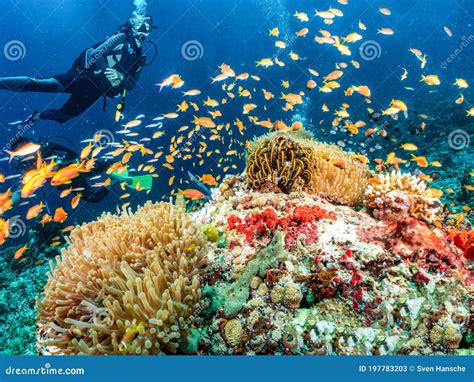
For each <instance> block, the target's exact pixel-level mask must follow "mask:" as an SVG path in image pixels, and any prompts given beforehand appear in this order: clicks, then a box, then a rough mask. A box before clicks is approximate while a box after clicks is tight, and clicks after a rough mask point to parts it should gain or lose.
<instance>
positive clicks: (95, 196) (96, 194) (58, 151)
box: [12, 136, 153, 203]
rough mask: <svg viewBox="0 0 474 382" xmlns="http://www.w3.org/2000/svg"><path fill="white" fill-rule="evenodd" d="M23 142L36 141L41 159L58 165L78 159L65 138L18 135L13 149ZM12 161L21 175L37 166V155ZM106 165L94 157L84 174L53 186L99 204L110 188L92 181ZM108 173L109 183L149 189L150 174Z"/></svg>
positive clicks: (18, 196) (17, 193)
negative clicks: (71, 189) (34, 138)
mask: <svg viewBox="0 0 474 382" xmlns="http://www.w3.org/2000/svg"><path fill="white" fill-rule="evenodd" d="M53 139H63V140H65V141H67V142H68V143H69V144H70V145H71V146H72V147H74V149H71V148H69V147H67V146H64V145H62V144H60V143H57V142H53ZM26 143H37V144H38V145H40V146H41V156H42V158H44V159H45V160H54V161H55V162H56V163H57V164H58V166H60V167H61V168H63V167H66V166H68V165H70V164H73V163H79V162H80V155H79V154H78V152H77V150H76V148H75V145H74V143H73V142H71V141H70V140H69V139H67V138H64V137H59V136H52V137H44V138H41V139H40V140H39V141H36V142H35V141H34V140H31V139H27V138H23V137H21V138H18V140H17V141H16V142H15V144H14V145H13V146H12V149H13V150H16V149H18V148H20V147H22V146H23V145H25V144H26ZM13 164H14V166H15V168H16V170H17V172H18V173H21V174H24V173H26V172H27V171H29V170H30V169H32V168H34V167H35V166H36V156H35V155H34V156H29V157H26V158H15V159H14V160H13ZM109 167H110V163H107V161H105V160H103V159H97V160H96V162H95V165H94V167H93V168H92V169H91V171H89V172H87V173H80V174H79V176H77V177H76V178H73V179H71V183H70V184H64V185H61V186H56V188H57V189H59V190H60V191H63V190H66V189H68V188H73V189H75V190H77V191H75V192H74V193H76V194H77V193H81V194H82V197H81V200H83V201H86V202H89V203H100V202H101V201H102V200H104V198H105V197H106V196H107V195H109V193H110V190H109V188H108V187H97V186H95V185H94V184H93V180H94V179H97V178H98V177H99V176H101V175H103V174H105V173H106V171H107V169H108V168H109ZM108 176H109V177H110V178H111V179H112V184H114V183H117V182H120V183H123V184H124V185H125V186H126V187H128V188H131V189H136V188H137V184H139V185H140V187H141V188H142V189H144V190H151V188H152V183H153V177H152V176H151V175H141V176H130V175H129V173H128V171H124V172H122V173H120V174H119V173H118V172H113V173H111V174H109V175H108ZM43 196H44V195H43ZM20 199H21V196H20V190H18V191H16V192H15V193H14V194H13V196H12V200H13V202H14V203H16V202H18V201H19V200H20ZM43 199H44V198H43ZM45 202H46V201H45Z"/></svg>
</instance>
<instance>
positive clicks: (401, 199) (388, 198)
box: [365, 171, 441, 222]
mask: <svg viewBox="0 0 474 382" xmlns="http://www.w3.org/2000/svg"><path fill="white" fill-rule="evenodd" d="M371 180H373V182H371V183H370V184H369V185H368V187H367V191H366V194H365V198H366V206H367V207H368V208H369V209H370V210H371V211H372V213H373V215H374V216H375V217H376V218H377V219H381V220H387V221H397V220H399V219H402V218H404V217H407V216H412V217H415V218H417V219H421V220H424V221H426V222H434V221H435V218H436V213H437V212H438V211H439V210H440V207H441V203H440V201H439V198H438V197H437V195H436V194H437V193H439V191H438V190H433V189H430V188H428V186H427V184H426V182H424V181H423V180H421V179H419V178H418V177H416V176H414V175H411V174H403V173H401V172H400V171H393V172H390V173H386V174H378V175H376V176H374V177H373V178H372V179H371Z"/></svg>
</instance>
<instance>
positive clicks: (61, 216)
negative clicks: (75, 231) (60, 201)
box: [53, 207, 67, 223]
mask: <svg viewBox="0 0 474 382" xmlns="http://www.w3.org/2000/svg"><path fill="white" fill-rule="evenodd" d="M66 219H67V212H66V211H64V209H63V208H62V207H60V208H58V209H56V211H55V212H54V218H53V221H54V222H55V223H62V222H64V221H65V220H66Z"/></svg>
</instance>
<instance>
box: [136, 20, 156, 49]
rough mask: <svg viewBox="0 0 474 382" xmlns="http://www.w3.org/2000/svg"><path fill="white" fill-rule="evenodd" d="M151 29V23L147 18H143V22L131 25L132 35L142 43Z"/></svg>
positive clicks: (146, 39)
mask: <svg viewBox="0 0 474 382" xmlns="http://www.w3.org/2000/svg"><path fill="white" fill-rule="evenodd" d="M152 29H153V26H152V25H151V23H150V21H149V19H146V20H144V21H143V22H140V23H136V24H134V25H133V27H132V31H133V36H134V37H135V39H136V40H137V42H138V41H139V42H140V43H142V44H143V43H144V42H146V41H148V38H149V36H150V32H151V30H152Z"/></svg>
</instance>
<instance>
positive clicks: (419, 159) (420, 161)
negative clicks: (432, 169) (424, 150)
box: [411, 154, 428, 167]
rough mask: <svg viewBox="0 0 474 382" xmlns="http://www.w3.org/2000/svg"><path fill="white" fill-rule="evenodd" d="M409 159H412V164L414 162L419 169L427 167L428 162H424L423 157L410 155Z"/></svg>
mask: <svg viewBox="0 0 474 382" xmlns="http://www.w3.org/2000/svg"><path fill="white" fill-rule="evenodd" d="M411 157H412V159H411V160H412V161H413V162H416V164H417V165H418V166H420V167H428V161H427V160H426V158H425V157H422V156H418V157H417V156H415V155H413V154H411Z"/></svg>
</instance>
